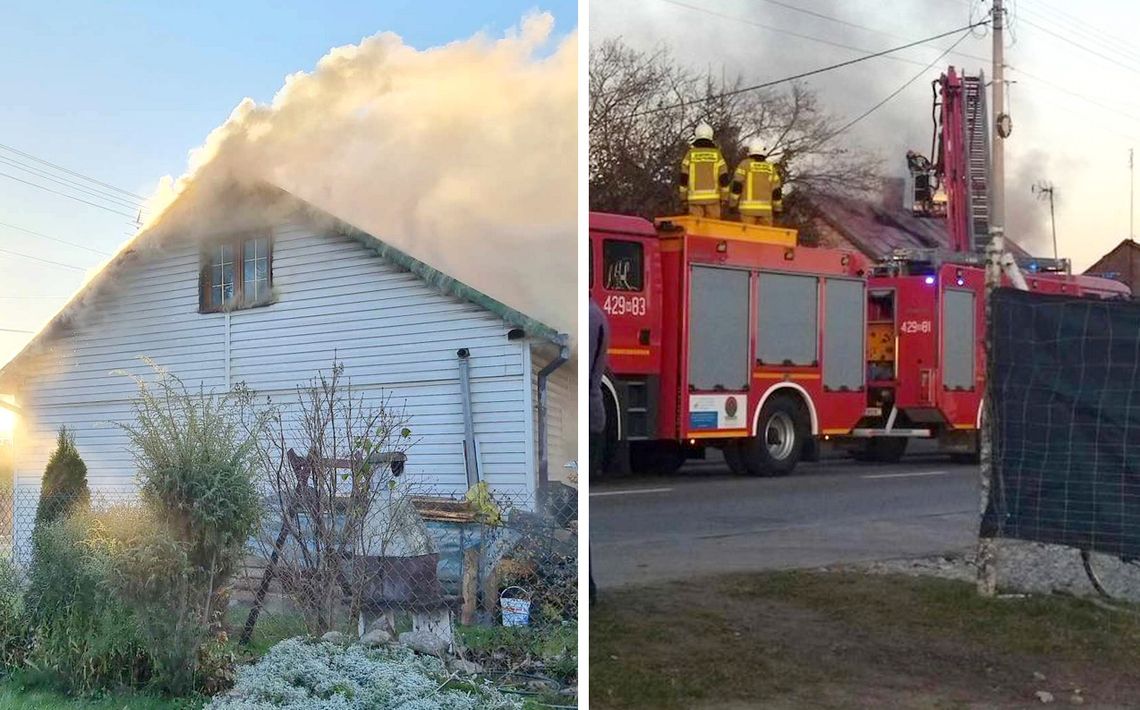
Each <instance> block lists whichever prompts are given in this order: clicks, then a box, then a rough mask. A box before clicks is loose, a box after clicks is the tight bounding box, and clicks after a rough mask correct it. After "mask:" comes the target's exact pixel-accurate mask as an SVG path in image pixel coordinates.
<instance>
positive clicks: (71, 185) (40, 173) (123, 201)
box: [0, 155, 146, 210]
mask: <svg viewBox="0 0 1140 710" xmlns="http://www.w3.org/2000/svg"><path fill="white" fill-rule="evenodd" d="M0 164H2V165H8V166H9V167H13V168H16V169H17V170H23V171H24V172H27V173H31V174H32V175H34V176H35V177H38V178H40V179H41V180H47V181H49V182H54V183H56V184H57V185H61V186H63V187H66V188H68V189H69V190H75V191H77V192H80V193H82V194H84V195H87V196H88V197H94V198H96V199H99V200H103V201H105V202H109V203H110V204H111V205H113V206H115V207H127V208H129V209H135V210H138V209H146V208H145V207H144V206H143V205H142V204H141V203H136V202H130V201H128V199H127V198H126V197H116V196H114V195H111V194H109V193H106V192H99V191H97V190H93V189H91V188H88V187H86V186H84V185H81V184H79V183H77V182H74V181H72V180H66V179H61V178H58V177H56V176H54V175H52V174H51V173H49V172H47V171H45V170H40V169H38V168H33V167H30V166H28V165H24V164H23V163H20V162H19V161H15V160H11V159H9V158H7V157H6V156H3V155H0Z"/></svg>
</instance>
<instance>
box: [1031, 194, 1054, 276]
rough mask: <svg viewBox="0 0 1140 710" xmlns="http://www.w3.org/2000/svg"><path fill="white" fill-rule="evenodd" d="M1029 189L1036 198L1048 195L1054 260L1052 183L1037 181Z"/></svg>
mask: <svg viewBox="0 0 1140 710" xmlns="http://www.w3.org/2000/svg"><path fill="white" fill-rule="evenodd" d="M1030 191H1031V192H1033V194H1035V195H1037V198H1038V199H1044V198H1045V196H1046V195H1048V196H1049V225H1050V226H1051V227H1052V228H1053V259H1054V261H1056V260H1057V259H1058V258H1059V256H1058V254H1057V218H1056V216H1055V215H1054V213H1053V185H1052V184H1050V183H1047V182H1039V183H1037V184H1036V185H1034V186H1033V187H1031V188H1030Z"/></svg>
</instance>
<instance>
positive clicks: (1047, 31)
mask: <svg viewBox="0 0 1140 710" xmlns="http://www.w3.org/2000/svg"><path fill="white" fill-rule="evenodd" d="M1021 21H1022V22H1024V23H1025V24H1027V25H1029V26H1030V27H1035V28H1037V29H1038V30H1040V31H1042V32H1044V33H1045V34H1047V35H1050V36H1052V37H1056V38H1057V39H1059V40H1061V41H1062V42H1065V43H1067V44H1071V45H1072V46H1074V47H1076V48H1077V49H1080V50H1082V51H1084V52H1088V53H1089V54H1091V55H1093V56H1094V57H1100V58H1101V59H1103V60H1105V61H1107V62H1112V63H1113V64H1115V65H1116V66H1118V67H1121V68H1123V69H1127V70H1128V71H1130V72H1135V73H1138V74H1140V69H1137V68H1136V67H1133V66H1129V65H1128V64H1125V63H1123V62H1120V61H1117V60H1116V59H1113V58H1112V57H1110V56H1108V55H1107V54H1103V53H1101V52H1098V51H1097V50H1095V49H1092V48H1091V47H1086V46H1085V45H1083V44H1081V43H1080V42H1077V41H1075V40H1073V39H1070V38H1068V37H1066V36H1065V35H1063V34H1060V33H1058V32H1054V31H1053V30H1051V29H1049V28H1047V27H1044V26H1042V25H1039V24H1037V23H1036V22H1034V21H1032V20H1029V19H1025V18H1022V20H1021Z"/></svg>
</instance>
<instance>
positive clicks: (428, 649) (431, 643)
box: [400, 631, 447, 658]
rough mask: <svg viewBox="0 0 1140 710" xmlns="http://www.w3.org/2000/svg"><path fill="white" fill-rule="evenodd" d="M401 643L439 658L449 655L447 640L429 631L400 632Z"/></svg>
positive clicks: (418, 651)
mask: <svg viewBox="0 0 1140 710" xmlns="http://www.w3.org/2000/svg"><path fill="white" fill-rule="evenodd" d="M400 643H402V644H403V645H405V646H407V647H408V648H410V649H412V650H413V651H415V652H416V653H423V654H425V655H428V656H436V657H437V658H443V657H444V656H445V655H447V641H445V640H443V639H441V638H440V637H438V636H436V635H435V634H433V633H429V632H427V631H405V632H404V633H402V634H400Z"/></svg>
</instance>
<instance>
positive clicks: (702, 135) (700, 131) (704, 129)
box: [693, 121, 713, 141]
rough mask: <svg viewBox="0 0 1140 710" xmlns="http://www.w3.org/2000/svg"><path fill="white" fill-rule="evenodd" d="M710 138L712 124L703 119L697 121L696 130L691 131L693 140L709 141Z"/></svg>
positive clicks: (711, 137)
mask: <svg viewBox="0 0 1140 710" xmlns="http://www.w3.org/2000/svg"><path fill="white" fill-rule="evenodd" d="M712 139H713V129H712V126H710V125H709V124H707V123H705V122H704V121H701V122H700V123H698V124H697V130H695V131H693V140H694V141H699V140H706V141H711V140H712Z"/></svg>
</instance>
